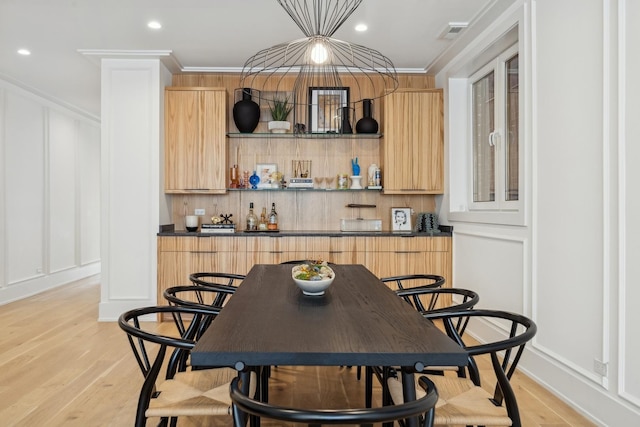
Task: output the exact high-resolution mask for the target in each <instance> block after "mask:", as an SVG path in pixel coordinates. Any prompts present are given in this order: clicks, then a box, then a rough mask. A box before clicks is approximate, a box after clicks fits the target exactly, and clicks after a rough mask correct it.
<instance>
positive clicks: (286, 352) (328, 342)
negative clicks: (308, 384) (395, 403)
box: [191, 264, 467, 425]
mask: <svg viewBox="0 0 640 427" xmlns="http://www.w3.org/2000/svg"><path fill="white" fill-rule="evenodd" d="M331 267H332V269H333V270H334V272H335V279H334V281H333V283H332V284H331V286H330V287H329V288H328V289H327V290H326V291H325V294H324V295H322V296H307V295H304V294H303V293H302V291H301V290H300V289H299V288H298V287H297V286H296V284H295V283H294V281H293V279H292V276H291V269H292V266H291V265H273V264H257V265H254V266H253V267H252V268H251V270H250V271H249V273H248V274H247V276H246V278H245V279H244V280H243V282H242V284H241V285H240V287H239V288H238V289H237V291H236V292H235V294H234V295H233V297H232V298H231V299H230V300H229V302H228V303H227V305H226V306H225V307H224V309H222V310H221V312H220V314H219V315H218V316H217V318H216V319H215V321H214V322H213V323H212V324H211V326H210V327H209V328H208V329H207V331H206V332H205V333H204V335H203V336H202V337H201V339H200V340H199V341H198V342H197V343H196V345H195V347H194V349H193V351H192V353H191V363H192V365H193V366H194V367H211V366H228V367H232V368H235V369H237V370H238V371H240V372H241V375H242V373H243V372H244V373H246V372H247V370H248V369H253V368H260V367H268V366H276V365H277V366H292V365H296V366H401V367H402V379H403V390H404V393H405V399H407V400H414V399H415V398H416V396H415V380H414V373H415V372H420V371H421V370H422V369H423V368H424V367H426V366H436V365H437V366H443V365H449V366H451V365H454V366H455V365H458V366H460V365H465V364H466V362H467V353H466V352H465V351H464V350H463V349H462V348H461V347H460V346H459V345H457V344H456V343H455V342H454V341H453V340H451V339H450V338H449V337H447V336H446V335H445V334H444V333H443V332H442V331H441V330H440V329H438V328H437V327H436V326H435V325H433V324H432V323H431V322H429V321H427V320H425V319H424V318H423V317H422V316H421V315H420V314H419V313H418V312H417V311H416V310H415V309H413V308H412V307H411V306H410V305H409V304H407V303H406V302H404V301H403V300H402V299H400V298H398V297H397V296H396V295H395V293H394V292H393V291H392V290H391V289H389V288H388V287H387V286H386V285H385V284H384V283H382V282H381V281H380V280H379V279H378V278H377V277H376V276H375V275H374V274H373V273H371V272H370V271H369V270H368V269H367V268H366V267H364V266H363V265H359V264H344V265H332V266H331ZM245 375H246V374H245ZM245 383H246V381H245ZM409 421H410V422H409V425H417V420H409Z"/></svg>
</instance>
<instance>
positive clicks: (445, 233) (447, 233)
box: [158, 225, 453, 237]
mask: <svg viewBox="0 0 640 427" xmlns="http://www.w3.org/2000/svg"><path fill="white" fill-rule="evenodd" d="M161 227H166V226H161ZM170 229H171V227H166V231H161V232H159V233H158V236H185V237H211V236H216V237H220V236H231V237H234V236H235V237H238V236H240V237H250V236H273V237H276V236H293V237H301V236H312V237H316V236H317V237H322V236H328V237H344V236H368V237H371V236H374V237H375V236H384V237H451V235H452V234H453V227H452V226H446V225H441V226H440V230H441V232H440V233H434V234H433V235H432V234H430V233H414V232H402V231H340V230H279V231H278V232H268V231H262V232H261V231H256V232H248V233H247V232H245V231H236V232H235V233H200V232H199V231H198V232H188V231H184V230H177V231H172V230H171V231H170Z"/></svg>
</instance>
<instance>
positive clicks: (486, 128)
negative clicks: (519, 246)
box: [468, 46, 521, 211]
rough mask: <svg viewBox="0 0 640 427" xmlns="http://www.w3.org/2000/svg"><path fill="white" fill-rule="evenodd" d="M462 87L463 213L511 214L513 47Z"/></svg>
mask: <svg viewBox="0 0 640 427" xmlns="http://www.w3.org/2000/svg"><path fill="white" fill-rule="evenodd" d="M468 84H469V91H470V95H469V99H470V110H471V114H470V120H469V125H470V127H471V130H470V139H471V150H470V152H471V166H472V171H471V178H472V183H471V188H472V189H473V191H471V192H469V200H468V206H469V210H470V211H474V210H475V211H483V210H490V211H509V210H517V209H518V208H519V206H520V204H519V203H518V201H519V199H520V196H521V195H520V187H521V186H520V155H519V153H520V149H519V131H520V124H519V122H520V113H519V108H520V101H519V95H520V94H519V69H518V51H517V46H513V47H511V48H510V49H508V50H506V51H504V52H503V53H502V54H500V55H499V56H498V57H497V58H495V59H494V60H492V61H491V62H489V63H488V64H486V65H485V66H484V67H482V68H481V69H480V70H479V71H478V72H476V73H475V74H473V75H472V76H471V77H470V78H469V80H468Z"/></svg>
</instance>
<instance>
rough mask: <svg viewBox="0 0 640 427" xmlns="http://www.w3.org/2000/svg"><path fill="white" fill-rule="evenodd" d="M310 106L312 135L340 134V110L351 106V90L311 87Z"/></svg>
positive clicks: (310, 129) (346, 88)
mask: <svg viewBox="0 0 640 427" xmlns="http://www.w3.org/2000/svg"><path fill="white" fill-rule="evenodd" d="M308 104H309V125H310V127H309V131H310V132H311V133H338V132H339V129H340V120H339V117H340V110H339V109H340V108H342V107H348V106H349V88H348V87H310V88H309V103H308Z"/></svg>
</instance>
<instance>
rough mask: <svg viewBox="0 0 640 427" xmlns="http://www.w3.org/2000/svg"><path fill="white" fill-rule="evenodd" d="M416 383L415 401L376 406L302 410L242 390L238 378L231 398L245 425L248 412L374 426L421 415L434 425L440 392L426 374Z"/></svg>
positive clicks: (237, 423) (279, 418)
mask: <svg viewBox="0 0 640 427" xmlns="http://www.w3.org/2000/svg"><path fill="white" fill-rule="evenodd" d="M417 386H419V387H420V390H422V393H421V395H420V396H419V398H417V399H416V400H414V401H410V402H402V403H400V404H398V405H390V406H382V407H377V408H358V409H299V408H292V407H284V406H277V405H273V404H270V403H265V402H262V401H259V400H256V399H253V398H251V397H249V396H247V395H245V394H243V393H242V391H241V388H240V383H239V379H238V378H236V379H234V380H233V381H232V382H231V387H230V390H231V401H232V402H233V420H234V426H236V427H238V426H242V425H244V424H245V422H244V419H245V415H246V414H249V415H253V416H257V417H259V418H260V419H263V418H267V419H272V420H277V421H281V422H291V423H296V425H298V424H297V423H300V424H306V425H309V426H321V425H332V424H340V425H372V424H373V423H391V422H394V421H401V420H404V419H407V418H412V417H419V419H420V425H421V426H423V427H429V426H432V425H433V409H434V407H435V405H436V402H437V401H438V392H437V390H436V388H435V387H434V386H433V383H432V382H431V381H430V380H429V379H428V378H427V377H424V376H423V377H420V378H419V379H418V383H417Z"/></svg>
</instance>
